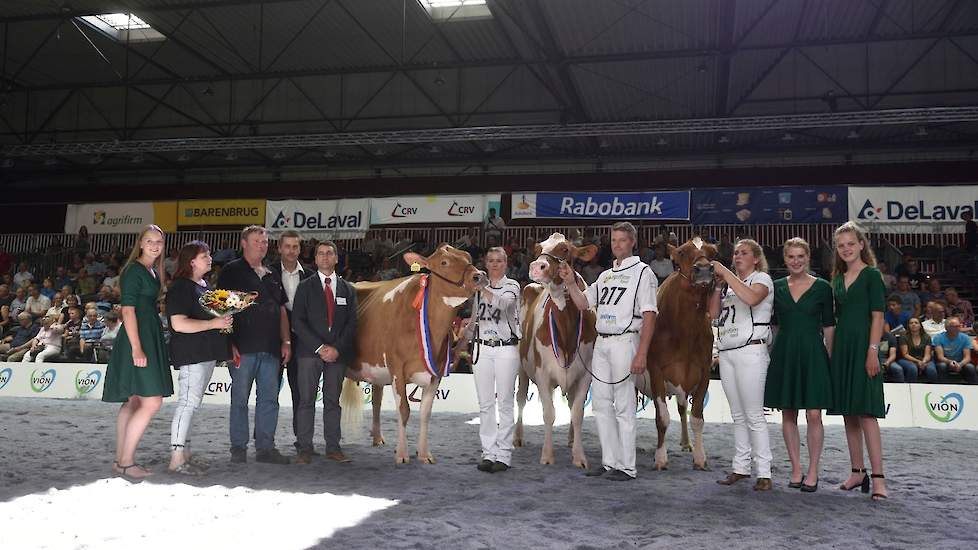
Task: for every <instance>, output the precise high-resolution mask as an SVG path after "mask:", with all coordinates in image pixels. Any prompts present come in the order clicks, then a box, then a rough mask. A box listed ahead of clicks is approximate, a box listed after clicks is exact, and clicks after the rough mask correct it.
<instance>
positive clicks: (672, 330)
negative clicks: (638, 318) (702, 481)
mask: <svg viewBox="0 0 978 550" xmlns="http://www.w3.org/2000/svg"><path fill="white" fill-rule="evenodd" d="M669 250H670V254H671V256H672V260H673V262H675V263H676V265H677V266H678V267H679V269H678V270H677V271H676V272H674V273H673V274H672V275H670V276H669V277H668V278H667V279H666V280H665V282H663V283H662V286H660V287H659V292H658V294H657V302H658V306H659V316H658V322H657V323H656V329H655V334H654V335H653V336H652V343H651V344H650V345H649V354H648V361H647V369H648V370H647V372H646V374H645V376H643V377H641V378H638V377H637V378H636V380H635V386H636V388H637V389H638V390H639V391H640V392H642V394H644V395H645V396H647V397H649V398H650V399H651V400H652V401H653V402H654V403H655V415H656V418H655V424H656V428H657V429H658V435H659V437H658V443H657V445H656V451H655V468H656V469H657V470H664V469H666V468H667V466H668V455H667V453H666V447H665V437H666V430H667V429H668V427H669V409H668V407H667V406H666V397H667V395H674V396H676V405H677V406H678V409H679V418H680V422H681V423H682V441H681V445H682V448H683V450H692V451H693V467H694V468H695V469H698V470H704V469H706V452H705V451H704V449H703V403H704V400H705V398H706V392H707V389H708V388H709V384H710V364H711V357H712V349H713V332H712V330H711V329H710V319H709V315H708V313H707V308H708V305H707V303H708V301H709V297H710V293H711V292H712V291H713V288H714V278H713V266H712V264H711V263H710V262H711V260H713V258H715V257H716V255H717V249H716V247H715V246H713V245H711V244H704V243H703V241H702V240H701V239H699V238H698V237H697V238H695V239H693V240H691V241H689V242H687V243H685V244H684V245H682V246H680V247H679V248H675V247H672V246H670V247H669ZM688 397H691V398H692V404H693V411H692V417H693V421H692V423H693V445H692V446H690V444H689V432H688V429H687V426H686V402H687V401H686V400H687V398H688Z"/></svg>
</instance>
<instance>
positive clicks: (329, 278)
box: [316, 271, 336, 301]
mask: <svg viewBox="0 0 978 550" xmlns="http://www.w3.org/2000/svg"><path fill="white" fill-rule="evenodd" d="M316 275H319V285H320V286H319V288H322V289H323V294H324V295H325V294H326V281H329V289H330V290H332V291H333V300H334V301H335V300H336V272H335V271H334V272H332V273H330V274H329V275H323V272H322V271H317V272H316Z"/></svg>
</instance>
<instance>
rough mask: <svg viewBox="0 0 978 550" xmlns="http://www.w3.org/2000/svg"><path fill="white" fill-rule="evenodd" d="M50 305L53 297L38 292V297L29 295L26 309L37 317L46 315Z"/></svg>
mask: <svg viewBox="0 0 978 550" xmlns="http://www.w3.org/2000/svg"><path fill="white" fill-rule="evenodd" d="M50 307H51V299H50V298H48V297H47V296H45V295H43V294H38V295H37V298H35V297H33V296H29V297H28V298H27V302H26V303H25V305H24V308H25V311H27V312H28V313H30V314H31V315H34V316H35V317H37V316H39V315H44V314H45V313H46V312H47V310H48V308H50Z"/></svg>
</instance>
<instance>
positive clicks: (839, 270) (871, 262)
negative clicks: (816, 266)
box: [832, 221, 876, 279]
mask: <svg viewBox="0 0 978 550" xmlns="http://www.w3.org/2000/svg"><path fill="white" fill-rule="evenodd" d="M843 233H852V234H853V235H855V236H856V239H857V240H858V241H859V242H860V243H862V245H863V250H862V252H861V253H860V254H859V258H860V259H861V260H862V261H863V263H864V264H866V265H868V266H869V267H876V254H874V253H873V247H871V246H869V239H867V238H866V232H865V231H863V228H862V227H860V226H859V224H857V223H856V222H853V221H848V222H846V223H844V224H842V225H840V226H839V227H838V228H836V230H835V232H834V233H833V234H832V253H833V254H834V255H835V260H834V261H833V262H832V278H833V279H834V278H835V277H836V276H837V275H842V274H843V273H845V272H846V263H845V262H844V261H842V258H840V257H839V250H838V248H837V247H836V243H837V241H838V240H839V235H841V234H843Z"/></svg>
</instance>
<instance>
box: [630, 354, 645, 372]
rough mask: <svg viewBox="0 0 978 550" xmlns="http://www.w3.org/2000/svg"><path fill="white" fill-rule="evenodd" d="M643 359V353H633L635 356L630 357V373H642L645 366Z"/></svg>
mask: <svg viewBox="0 0 978 550" xmlns="http://www.w3.org/2000/svg"><path fill="white" fill-rule="evenodd" d="M645 361H646V358H645V354H643V353H638V354H635V358H634V359H632V367H631V373H632V374H642V373H643V372H645V367H646V363H645Z"/></svg>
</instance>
